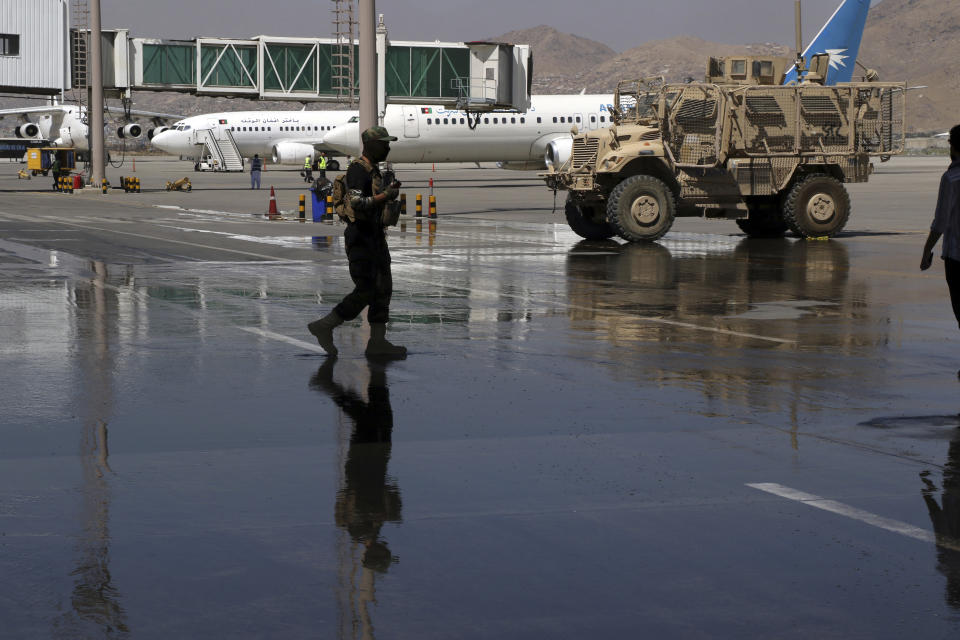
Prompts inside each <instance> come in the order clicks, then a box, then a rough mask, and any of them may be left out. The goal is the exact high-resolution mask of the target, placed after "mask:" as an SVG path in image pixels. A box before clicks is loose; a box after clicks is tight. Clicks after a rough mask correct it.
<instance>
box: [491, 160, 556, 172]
mask: <svg viewBox="0 0 960 640" xmlns="http://www.w3.org/2000/svg"><path fill="white" fill-rule="evenodd" d="M497 168H499V169H506V170H507V171H543V170H544V169H546V168H547V166H546V165H545V164H544V163H543V162H537V161H536V160H528V161H527V162H519V161H513V162H498V163H497Z"/></svg>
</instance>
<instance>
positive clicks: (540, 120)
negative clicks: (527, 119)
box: [537, 116, 543, 124]
mask: <svg viewBox="0 0 960 640" xmlns="http://www.w3.org/2000/svg"><path fill="white" fill-rule="evenodd" d="M541 122H543V120H542V119H541V118H540V116H537V124H540V123H541Z"/></svg>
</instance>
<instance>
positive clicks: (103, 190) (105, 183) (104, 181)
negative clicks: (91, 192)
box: [100, 178, 107, 193]
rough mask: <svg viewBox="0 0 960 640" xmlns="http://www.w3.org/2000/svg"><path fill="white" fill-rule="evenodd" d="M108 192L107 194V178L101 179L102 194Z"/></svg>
mask: <svg viewBox="0 0 960 640" xmlns="http://www.w3.org/2000/svg"><path fill="white" fill-rule="evenodd" d="M106 192H107V179H106V178H101V180H100V193H106Z"/></svg>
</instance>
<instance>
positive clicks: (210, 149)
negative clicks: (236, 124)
mask: <svg viewBox="0 0 960 640" xmlns="http://www.w3.org/2000/svg"><path fill="white" fill-rule="evenodd" d="M193 144H195V145H198V146H199V145H203V146H205V147H206V148H207V154H208V155H209V156H210V157H211V158H212V159H213V161H214V164H215V167H216V169H215V170H216V171H243V157H241V155H240V149H238V148H237V142H236V140H234V139H233V132H232V131H230V130H229V129H221V130H220V131H217V130H215V129H196V130H195V131H194V133H193Z"/></svg>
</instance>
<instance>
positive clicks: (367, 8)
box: [359, 0, 377, 131]
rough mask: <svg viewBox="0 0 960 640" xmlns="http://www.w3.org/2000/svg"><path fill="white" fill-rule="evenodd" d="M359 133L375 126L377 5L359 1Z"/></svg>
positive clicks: (369, 1) (362, 0)
mask: <svg viewBox="0 0 960 640" xmlns="http://www.w3.org/2000/svg"><path fill="white" fill-rule="evenodd" d="M359 27H360V131H364V130H365V129H367V128H369V127H373V126H376V125H377V3H376V0H360V23H359Z"/></svg>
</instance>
